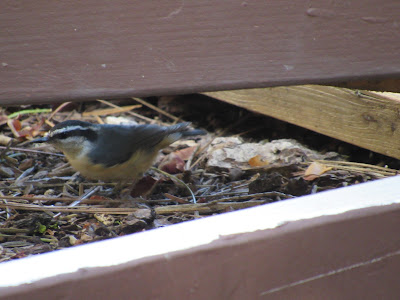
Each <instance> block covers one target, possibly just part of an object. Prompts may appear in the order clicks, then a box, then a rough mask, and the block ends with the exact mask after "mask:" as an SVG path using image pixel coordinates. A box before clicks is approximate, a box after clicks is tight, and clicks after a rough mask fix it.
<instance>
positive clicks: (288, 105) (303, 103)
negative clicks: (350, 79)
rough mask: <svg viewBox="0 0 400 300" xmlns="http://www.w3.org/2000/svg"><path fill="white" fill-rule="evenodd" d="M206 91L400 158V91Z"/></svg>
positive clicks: (307, 87) (301, 88) (312, 88)
mask: <svg viewBox="0 0 400 300" xmlns="http://www.w3.org/2000/svg"><path fill="white" fill-rule="evenodd" d="M205 95H208V96H210V97H213V98H216V99H219V100H223V101H225V102H228V103H231V104H234V105H237V106H240V107H243V108H246V109H249V110H252V111H255V112H258V113H262V114H265V115H268V116H271V117H274V118H277V119H280V120H283V121H286V122H289V123H292V124H296V125H299V126H302V127H305V128H307V129H310V130H313V131H316V132H319V133H322V134H325V135H327V136H330V137H333V138H336V139H339V140H342V141H345V142H348V143H351V144H354V145H357V146H360V147H363V148H366V149H370V150H372V151H375V152H378V153H382V154H384V155H388V156H391V157H395V158H400V100H396V99H395V97H394V96H390V97H389V96H388V97H385V96H384V95H383V94H378V93H373V92H367V91H355V90H350V89H345V88H337V87H330V86H315V85H304V86H291V87H274V88H265V89H249V90H237V91H224V92H211V93H205Z"/></svg>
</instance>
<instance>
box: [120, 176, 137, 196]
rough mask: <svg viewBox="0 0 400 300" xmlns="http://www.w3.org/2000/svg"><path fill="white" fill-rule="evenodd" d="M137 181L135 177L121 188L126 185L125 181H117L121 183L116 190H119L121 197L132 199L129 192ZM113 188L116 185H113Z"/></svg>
mask: <svg viewBox="0 0 400 300" xmlns="http://www.w3.org/2000/svg"><path fill="white" fill-rule="evenodd" d="M137 182H138V180H137V179H136V178H135V179H134V180H133V181H132V182H131V184H129V185H128V187H126V188H124V189H122V188H123V187H124V186H126V185H127V181H124V182H120V183H119V184H121V185H120V187H119V190H118V191H119V195H120V197H121V199H130V200H131V199H132V196H131V194H132V191H133V189H134V188H135V186H136V184H137ZM117 186H118V185H117ZM115 188H117V187H115Z"/></svg>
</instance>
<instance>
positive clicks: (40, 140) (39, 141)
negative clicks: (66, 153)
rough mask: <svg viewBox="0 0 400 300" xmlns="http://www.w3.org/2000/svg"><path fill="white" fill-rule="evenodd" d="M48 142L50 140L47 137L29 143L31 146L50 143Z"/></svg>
mask: <svg viewBox="0 0 400 300" xmlns="http://www.w3.org/2000/svg"><path fill="white" fill-rule="evenodd" d="M48 141H49V138H48V137H47V136H44V137H41V138H37V139H34V140H31V141H29V144H31V143H45V142H48Z"/></svg>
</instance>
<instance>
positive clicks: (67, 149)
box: [32, 120, 205, 181]
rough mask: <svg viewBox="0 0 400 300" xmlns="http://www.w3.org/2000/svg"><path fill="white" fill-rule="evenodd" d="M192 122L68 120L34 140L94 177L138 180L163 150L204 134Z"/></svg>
mask: <svg viewBox="0 0 400 300" xmlns="http://www.w3.org/2000/svg"><path fill="white" fill-rule="evenodd" d="M189 126H190V123H179V124H176V125H172V126H158V125H109V124H92V123H88V122H83V121H78V120H68V121H64V122H61V123H59V124H57V125H56V126H54V127H53V128H52V129H50V131H49V132H48V134H47V135H46V136H45V137H42V138H38V139H35V140H33V141H32V142H34V143H41V142H47V143H49V144H51V145H53V146H54V147H55V148H56V149H58V150H60V151H62V152H63V153H64V155H65V156H66V158H67V160H68V161H69V163H70V164H71V166H72V167H73V168H74V169H75V170H77V171H79V172H80V173H81V175H83V176H84V177H87V178H91V179H102V180H123V181H125V180H128V179H138V177H139V176H141V175H142V173H143V172H145V171H146V170H147V169H148V168H150V167H151V165H152V164H153V162H154V159H155V158H156V156H157V154H158V152H159V150H161V149H162V148H164V147H167V146H168V145H170V144H172V143H173V142H175V141H177V140H178V139H180V138H181V137H184V136H192V135H202V134H205V131H203V130H200V129H198V130H190V129H189Z"/></svg>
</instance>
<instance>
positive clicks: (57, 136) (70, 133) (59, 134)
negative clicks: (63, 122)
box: [51, 129, 97, 141]
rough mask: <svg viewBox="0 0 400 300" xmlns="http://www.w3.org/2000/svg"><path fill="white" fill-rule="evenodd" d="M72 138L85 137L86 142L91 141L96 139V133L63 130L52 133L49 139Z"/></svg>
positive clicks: (92, 131) (91, 131) (83, 130)
mask: <svg viewBox="0 0 400 300" xmlns="http://www.w3.org/2000/svg"><path fill="white" fill-rule="evenodd" d="M73 136H83V137H86V138H87V139H88V140H90V141H93V140H95V139H96V138H97V133H96V132H95V131H94V130H91V129H73V130H65V131H60V132H57V131H55V132H53V135H52V136H51V139H60V140H63V139H67V138H69V137H73Z"/></svg>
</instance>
